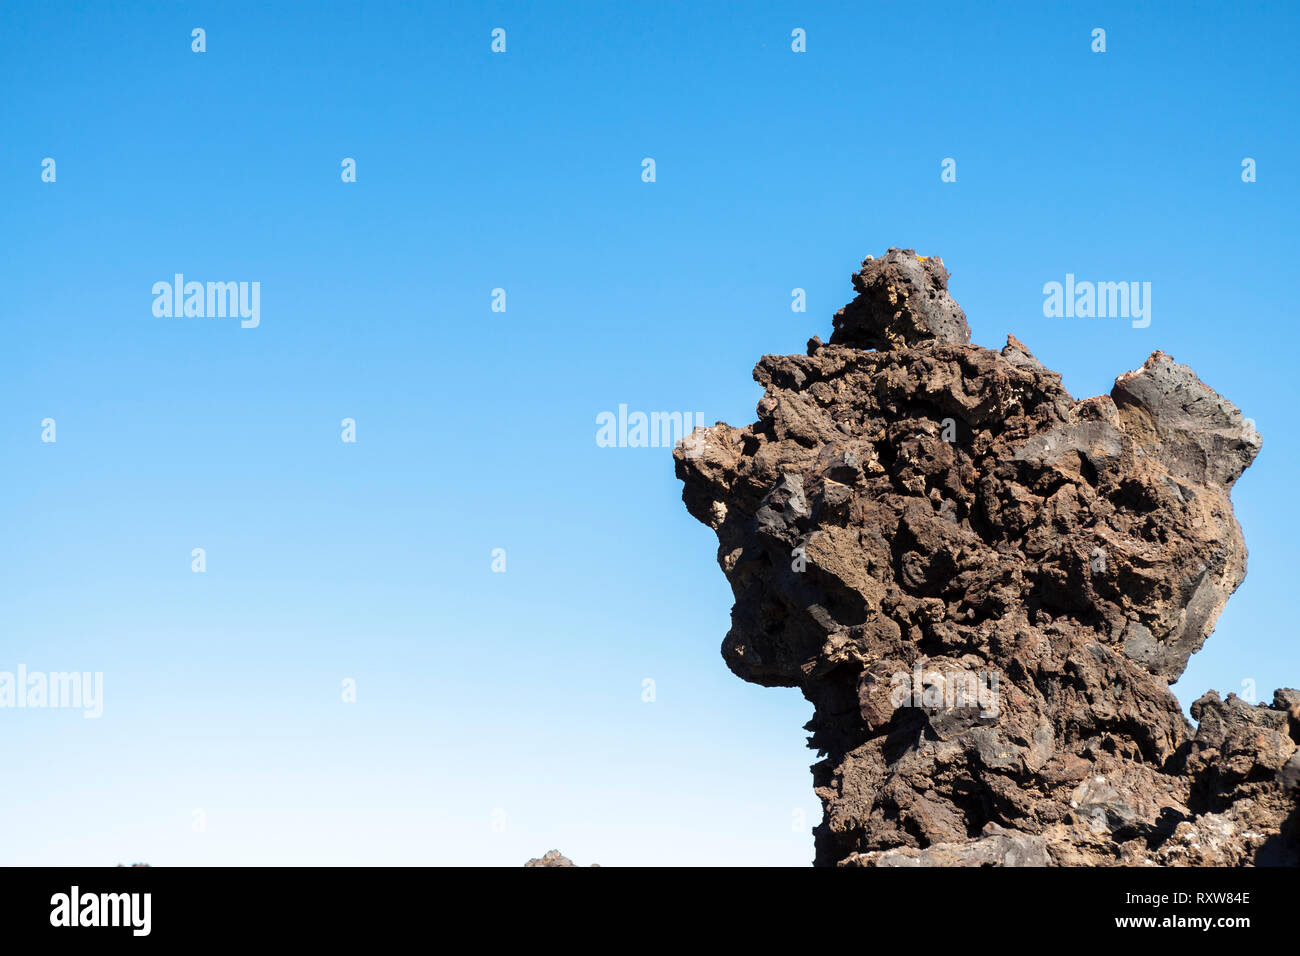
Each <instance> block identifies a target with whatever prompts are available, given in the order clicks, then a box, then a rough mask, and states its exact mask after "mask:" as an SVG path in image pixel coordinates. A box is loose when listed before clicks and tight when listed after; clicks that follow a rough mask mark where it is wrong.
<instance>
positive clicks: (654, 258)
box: [0, 2, 1300, 865]
mask: <svg viewBox="0 0 1300 956" xmlns="http://www.w3.org/2000/svg"><path fill="white" fill-rule="evenodd" d="M1298 23H1300V13H1298V12H1297V8H1296V7H1295V6H1294V5H1292V4H1282V3H1278V4H1271V5H1261V4H1250V3H1243V4H1237V5H1234V6H1232V7H1221V8H1217V9H1216V8H1215V7H1213V6H1211V5H1209V4H1185V3H1165V4H1160V3H1153V4H1141V5H1132V4H1070V5H1067V4H1041V3H1025V4H998V5H995V6H994V5H985V4H943V3H940V4H926V5H915V4H889V5H886V4H865V5H864V4H847V3H846V4H816V5H813V6H812V8H811V9H810V8H809V6H807V5H803V4H794V3H789V4H750V5H746V6H745V7H743V8H739V7H736V6H734V5H723V4H698V3H691V4H687V3H656V4H649V5H636V6H631V7H629V6H626V5H614V4H605V5H596V4H578V3H566V4H537V3H528V4H525V3H518V4H508V3H493V4H483V5H468V4H441V5H432V4H428V5H425V4H385V3H374V2H367V3H355V4H344V3H324V4H310V5H308V4H301V5H289V4H276V5H274V6H272V5H268V4H251V3H220V4H217V3H193V4H184V5H181V4H173V3H152V4H151V3H140V4H132V5H130V6H129V9H127V8H125V7H119V6H116V5H108V4H59V3H48V4H35V3H23V4H18V3H10V4H6V5H5V6H4V7H3V10H2V11H0V129H3V130H4V136H3V146H2V148H0V190H2V192H0V229H2V230H3V232H4V234H5V235H6V236H8V237H9V240H10V241H9V243H8V245H7V255H6V257H5V265H4V267H3V270H2V271H0V278H2V279H3V289H4V295H5V306H6V308H5V329H4V332H5V341H4V347H3V349H2V350H0V463H2V465H3V472H2V474H3V478H2V479H0V489H3V495H0V520H3V522H4V526H5V528H6V534H5V536H4V541H5V546H4V547H3V548H0V670H13V669H15V668H16V667H17V665H18V664H24V665H25V666H26V667H27V668H29V669H31V670H44V671H63V670H79V671H102V672H103V673H104V687H105V689H104V698H105V699H104V714H103V716H102V717H101V718H99V719H98V720H86V719H84V718H83V717H82V715H81V714H80V712H76V711H68V710H44V711H38V710H22V711H20V710H6V711H0V720H3V721H4V723H5V725H6V726H5V727H4V733H3V734H0V761H3V765H4V767H5V770H6V773H5V779H7V780H8V781H9V782H10V783H9V785H8V786H6V787H4V788H0V862H3V863H15V864H101V863H102V864H112V863H117V862H133V861H138V860H142V861H148V862H151V863H154V864H156V865H182V864H272V863H308V864H315V863H320V864H365V863H372V864H390V863H395V864H441V863H457V864H485V865H498V864H499V865H518V864H521V863H522V862H523V861H524V860H526V859H528V858H529V857H531V856H536V855H540V854H541V853H543V852H544V851H546V850H548V849H551V848H552V847H558V848H560V849H562V850H563V851H564V852H565V853H567V854H568V855H569V856H571V857H572V858H574V859H575V860H577V861H578V862H580V863H588V862H593V861H595V862H601V863H604V864H635V863H648V864H659V863H665V864H667V863H688V864H693V863H740V864H794V865H803V864H806V863H807V862H809V861H810V859H811V856H812V841H811V837H810V836H809V834H808V832H807V830H808V828H809V827H811V826H812V825H813V824H814V823H815V822H816V821H817V820H818V819H819V816H820V810H819V807H818V805H817V802H816V800H815V798H814V796H813V793H812V789H811V777H810V775H809V773H808V770H807V768H808V765H809V764H810V763H811V762H812V761H813V760H814V759H815V755H814V754H813V753H812V752H811V751H808V750H806V749H805V747H804V737H805V733H804V732H803V731H802V730H801V725H802V724H803V722H804V721H806V720H807V719H808V717H809V716H811V708H810V707H809V706H808V705H807V704H806V703H805V702H804V701H803V700H802V698H801V697H800V696H799V694H798V692H797V691H794V690H775V689H764V688H760V687H757V686H752V685H748V684H745V683H743V682H741V681H740V680H738V679H737V678H735V677H733V676H732V675H731V674H730V673H729V672H728V671H727V669H726V667H725V666H724V664H723V663H722V660H721V658H720V656H719V653H718V647H719V644H720V642H721V639H722V636H723V634H724V633H725V631H726V629H727V624H728V615H729V609H730V605H731V595H730V590H729V588H728V586H727V584H726V581H725V580H724V578H723V576H722V574H721V572H720V571H719V570H718V568H717V565H716V563H715V561H714V552H715V541H714V538H713V535H712V533H711V532H710V531H709V530H708V529H707V528H705V527H703V526H702V525H699V524H697V523H696V522H695V521H694V520H693V519H691V518H690V517H689V516H688V515H687V514H686V511H685V509H684V507H683V506H682V504H681V501H680V485H679V483H678V482H677V481H676V480H675V479H674V477H673V473H672V462H671V458H670V453H669V450H668V449H664V448H648V449H639V448H600V447H597V445H596V443H595V440H594V437H595V431H596V428H595V418H596V416H597V415H598V414H599V413H600V412H602V411H611V410H616V409H617V407H618V405H619V404H627V405H628V406H629V407H630V408H632V409H641V410H646V411H649V410H679V411H691V412H696V411H698V412H702V413H703V414H704V416H705V418H706V419H707V420H708V421H715V420H725V421H728V422H731V423H733V424H745V423H748V422H750V421H752V420H753V418H754V404H755V403H756V401H757V400H758V398H759V396H760V390H759V388H758V386H756V385H755V384H753V382H752V381H751V380H750V370H751V369H752V367H753V365H754V362H755V361H756V360H757V359H758V357H759V356H760V355H761V354H763V353H766V352H778V353H786V352H798V351H801V350H802V348H803V345H804V343H805V341H806V340H807V339H808V337H809V336H811V335H813V334H820V335H822V337H823V338H826V337H827V336H828V334H829V331H830V317H831V314H832V313H833V312H834V311H835V310H836V309H837V308H838V307H839V306H841V305H842V304H844V302H846V301H847V300H848V299H849V298H850V297H851V289H850V287H849V283H848V276H849V273H850V272H851V271H852V270H853V269H854V268H855V267H856V265H857V264H858V262H859V261H860V260H861V259H862V258H863V256H865V255H867V254H876V255H879V254H880V253H882V252H883V251H884V250H885V249H886V248H887V247H889V246H891V245H896V246H903V247H907V246H911V247H914V248H916V249H917V250H918V251H919V252H921V253H922V254H937V255H941V256H942V257H943V258H944V261H945V262H946V263H947V265H948V267H949V269H950V270H951V272H952V280H951V289H952V291H953V294H954V296H955V297H956V298H957V300H958V301H959V302H960V303H961V304H962V306H963V307H964V308H965V310H966V312H967V314H968V316H969V319H970V322H971V326H972V330H973V340H974V341H975V342H976V343H978V344H980V345H984V346H987V347H992V348H997V347H1000V346H1001V345H1002V344H1003V342H1004V341H1005V336H1006V334H1007V333H1008V332H1013V333H1014V334H1015V335H1016V336H1017V337H1018V338H1020V339H1022V340H1023V341H1024V342H1025V343H1026V344H1027V345H1028V346H1029V347H1030V348H1031V349H1032V350H1033V351H1034V352H1035V354H1036V355H1037V356H1038V357H1039V358H1040V359H1042V360H1043V361H1044V362H1046V363H1047V364H1048V365H1049V366H1051V367H1053V368H1056V369H1059V370H1060V371H1061V372H1062V373H1063V375H1064V380H1065V384H1066V386H1067V388H1069V389H1070V390H1071V392H1072V393H1073V394H1074V395H1075V396H1076V397H1084V396H1087V395H1094V394H1101V393H1105V392H1107V391H1108V390H1109V388H1110V385H1111V383H1112V382H1113V380H1114V377H1115V376H1116V375H1118V374H1120V373H1121V372H1124V371H1127V370H1129V369H1132V368H1136V367H1138V366H1139V365H1141V363H1142V362H1143V360H1144V359H1145V358H1146V356H1147V355H1148V354H1149V353H1150V352H1151V351H1153V350H1154V349H1157V348H1159V349H1163V350H1165V351H1166V352H1168V353H1170V354H1171V355H1173V356H1174V358H1175V359H1177V360H1178V361H1180V362H1184V363H1187V364H1189V365H1191V366H1192V367H1193V368H1194V369H1196V371H1197V372H1198V373H1199V374H1200V375H1201V377H1202V379H1203V380H1204V381H1205V382H1207V383H1208V384H1209V385H1211V386H1212V387H1214V388H1215V389H1217V390H1218V391H1220V392H1222V393H1223V394H1224V395H1226V396H1228V397H1229V398H1230V399H1232V400H1233V401H1234V402H1236V403H1237V404H1238V405H1239V406H1240V407H1241V408H1242V409H1243V411H1244V412H1245V414H1247V415H1248V416H1251V417H1253V418H1254V419H1255V421H1256V423H1257V425H1258V428H1259V430H1260V432H1261V433H1262V434H1263V436H1264V450H1263V452H1262V453H1261V454H1260V456H1259V458H1258V460H1257V461H1256V463H1255V465H1254V466H1253V467H1252V468H1251V469H1250V470H1249V471H1248V472H1247V473H1246V475H1245V476H1244V477H1243V478H1242V479H1241V481H1240V482H1239V483H1238V485H1237V488H1236V491H1235V494H1234V500H1235V503H1236V511H1237V516H1238V519H1239V520H1240V522H1241V524H1242V526H1243V528H1244V531H1245V535H1246V541H1247V544H1248V546H1249V548H1250V568H1249V575H1248V577H1247V579H1246V582H1245V584H1244V585H1243V586H1242V588H1241V589H1240V590H1239V591H1238V593H1237V595H1236V596H1235V597H1234V598H1233V599H1232V600H1231V601H1230V602H1229V604H1228V607H1227V610H1226V611H1225V612H1224V614H1223V615H1222V617H1221V618H1220V622H1219V627H1218V630H1217V632H1216V633H1215V635H1214V636H1213V637H1212V638H1211V640H1210V641H1209V642H1208V644H1207V645H1206V647H1205V649H1204V650H1203V651H1202V652H1201V653H1200V654H1198V655H1197V656H1196V657H1195V658H1193V661H1192V664H1191V666H1190V667H1189V668H1188V671H1187V672H1186V674H1185V675H1184V677H1183V679H1182V680H1181V681H1180V682H1179V684H1178V685H1176V687H1175V692H1176V693H1177V694H1178V696H1179V699H1180V700H1181V701H1182V702H1183V704H1184V705H1185V706H1186V705H1187V704H1189V703H1190V702H1191V701H1192V700H1194V699H1195V698H1196V697H1197V696H1199V694H1200V693H1201V692H1202V691H1204V690H1205V689H1207V688H1209V687H1216V688H1217V689H1219V690H1220V692H1222V693H1226V692H1228V691H1238V692H1240V691H1241V690H1242V688H1243V685H1242V681H1243V680H1254V681H1256V683H1257V692H1258V693H1259V694H1260V695H1262V696H1265V697H1267V696H1268V695H1270V694H1271V692H1272V689H1273V687H1275V686H1280V685H1291V686H1295V685H1297V684H1300V649H1297V645H1296V644H1295V642H1294V639H1293V638H1292V632H1293V631H1294V627H1293V618H1294V609H1293V604H1292V595H1293V593H1294V589H1295V588H1294V582H1293V575H1294V569H1295V549H1294V547H1293V542H1294V541H1295V540H1296V539H1297V536H1300V527H1297V524H1298V523H1300V522H1298V519H1297V516H1296V509H1295V508H1293V507H1290V506H1289V502H1290V500H1291V494H1292V479H1293V476H1294V475H1295V474H1296V473H1297V465H1298V462H1297V453H1298V451H1300V425H1298V424H1297V421H1296V413H1295V409H1296V404H1295V397H1296V390H1297V387H1296V381H1297V378H1296V374H1295V371H1294V368H1293V356H1294V355H1295V354H1296V349H1297V345H1300V343H1298V342H1297V332H1296V325H1295V318H1294V317H1295V311H1296V305H1295V302H1294V301H1293V297H1292V295H1291V292H1292V286H1291V283H1292V281H1293V279H1294V269H1295V261H1296V253H1297V249H1296V239H1295V218H1296V210H1297V188H1298V187H1297V182H1296V178H1295V176H1294V175H1293V172H1292V169H1291V164H1293V163H1294V160H1295V156H1296V151H1297V146H1300V136H1298V135H1297V128H1296V116H1297V109H1296V106H1297V104H1296V93H1297V88H1298V87H1297V63H1296V59H1295V56H1294V49H1295V47H1296V43H1297V25H1298ZM195 27H202V28H203V29H204V30H206V45H207V49H206V52H204V53H201V54H200V53H195V52H192V50H191V30H192V29H193V28H195ZM497 27H500V28H503V29H505V30H506V35H507V48H506V52H505V53H504V54H494V53H492V52H491V50H490V44H491V35H490V34H491V31H492V30H493V29H494V28H497ZM1095 27H1102V28H1104V29H1105V30H1106V42H1107V49H1106V52H1105V53H1094V52H1092V51H1091V49H1090V46H1091V42H1092V40H1091V32H1092V30H1093V29H1094V28H1095ZM795 28H802V29H804V30H806V33H807V52H805V53H794V52H792V51H791V48H790V43H791V31H792V30H793V29H795ZM46 157H50V158H53V159H54V160H55V161H56V170H57V173H56V180H55V182H53V183H49V182H43V181H42V178H41V172H42V165H41V164H42V160H43V159H44V158H46ZM345 157H351V158H354V159H355V160H356V163H357V181H356V182H355V183H344V182H342V181H341V177H340V163H341V161H342V160H343V159H344V158H345ZM645 157H652V158H654V159H655V162H656V181H655V182H653V183H647V182H643V181H642V178H641V172H642V165H641V163H642V159H643V158H645ZM948 157H951V158H954V159H955V160H956V162H957V181H956V182H953V183H944V182H941V179H940V172H941V168H940V164H941V162H942V160H943V159H945V158H948ZM1246 157H1250V158H1253V159H1254V160H1255V161H1256V163H1257V170H1258V181H1256V182H1253V183H1244V182H1242V179H1241V163H1242V160H1243V159H1244V158H1246ZM177 272H182V273H184V274H185V275H186V276H187V277H188V278H190V279H196V280H199V281H250V282H251V281H257V282H259V283H260V288H261V324H260V325H259V327H258V328H256V329H241V328H240V326H239V322H238V320H232V319H217V318H213V319H193V318H191V319H181V318H157V317H155V316H154V314H153V312H152V303H153V296H152V294H151V287H152V285H153V284H154V283H155V282H157V281H160V280H163V281H170V279H171V277H172V276H173V275H174V274H175V273H177ZM1066 273H1073V274H1075V275H1076V276H1078V277H1079V278H1080V279H1094V280H1106V281H1144V282H1150V283H1151V284H1152V322H1151V324H1150V326H1149V327H1148V328H1145V329H1134V328H1132V327H1131V325H1130V323H1129V322H1128V321H1126V320H1123V319H1096V318H1094V319H1080V318H1073V319H1063V318H1051V319H1049V318H1045V317H1044V316H1043V312H1042V303H1043V294H1042V287H1043V284H1044V283H1046V282H1050V281H1061V280H1063V279H1064V276H1065V274H1066ZM795 287H800V288H804V289H806V290H807V297H808V309H807V312H806V313H803V314H798V313H793V312H792V311H791V309H790V298H791V289H792V288H795ZM494 288H504V289H505V290H506V293H507V309H506V311H505V312H493V311H492V310H491V293H492V290H493V289H494ZM46 418H53V419H54V420H55V421H56V423H57V441H56V442H54V443H45V442H42V441H41V432H42V428H41V422H42V420H44V419H46ZM344 418H352V419H354V420H355V421H356V423H357V441H356V442H355V443H353V444H345V443H343V442H342V441H341V439H340V431H341V429H340V423H341V420H342V419H344ZM200 547H201V548H203V549H205V551H206V560H207V570H206V572H205V573H203V574H195V573H193V572H192V571H191V560H192V559H191V552H192V549H194V548H200ZM494 548H504V549H505V551H506V556H507V570H506V572H505V573H493V571H492V569H491V560H492V559H491V553H492V549H494ZM345 678H350V679H352V680H355V682H356V687H357V700H356V702H355V703H350V704H348V703H343V702H342V700H341V691H340V687H341V682H342V681H343V680H344V679H345ZM646 678H651V679H653V680H654V681H655V689H656V699H655V700H654V702H653V703H645V702H643V700H642V681H643V680H644V679H646ZM196 811H197V812H196ZM197 822H201V823H202V827H197V826H196V823H197Z"/></svg>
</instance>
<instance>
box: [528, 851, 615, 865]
mask: <svg viewBox="0 0 1300 956" xmlns="http://www.w3.org/2000/svg"><path fill="white" fill-rule="evenodd" d="M577 865H578V864H576V863H574V862H573V861H572V860H570V859H569V858H568V857H567V856H565V855H564V854H563V853H561V852H560V851H559V850H548V851H547V852H546V854H545V855H544V856H539V857H533V858H532V859H531V860H529V861H528V862H527V863H525V864H524V866H577ZM591 865H592V866H593V867H599V865H600V864H598V863H593V864H591Z"/></svg>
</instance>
